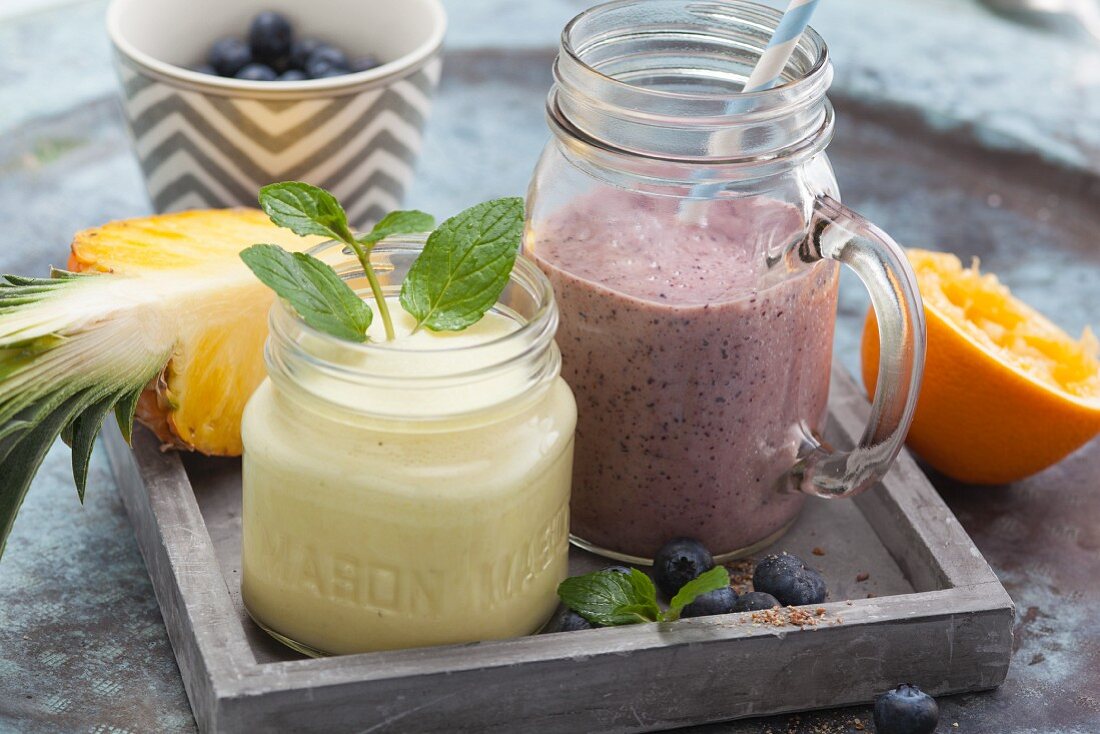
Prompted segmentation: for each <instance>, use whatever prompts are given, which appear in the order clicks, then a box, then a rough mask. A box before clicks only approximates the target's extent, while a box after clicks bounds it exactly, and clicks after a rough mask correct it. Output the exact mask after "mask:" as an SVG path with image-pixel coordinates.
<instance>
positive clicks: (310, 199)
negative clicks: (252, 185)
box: [260, 181, 355, 243]
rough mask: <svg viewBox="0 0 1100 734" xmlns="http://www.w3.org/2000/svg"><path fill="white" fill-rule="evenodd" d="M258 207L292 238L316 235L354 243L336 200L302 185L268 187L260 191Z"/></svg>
mask: <svg viewBox="0 0 1100 734" xmlns="http://www.w3.org/2000/svg"><path fill="white" fill-rule="evenodd" d="M260 207H261V208H262V209H263V210H264V211H265V212H267V216H269V217H271V221H272V222H274V223H275V224H277V225H279V226H280V227H285V228H286V229H289V230H290V231H291V232H294V234H298V235H302V236H303V237H304V236H306V235H319V236H321V237H331V238H332V239H334V240H340V241H342V242H345V243H350V242H351V241H352V240H354V239H355V237H354V235H352V233H351V228H350V227H348V216H347V214H345V213H344V207H342V206H340V202H338V201H337V200H336V197H335V196H333V195H332V194H330V193H329V192H327V191H325V190H324V189H321V188H318V187H316V186H311V185H310V184H307V183H302V182H301V181H286V182H284V183H276V184H270V185H269V186H264V187H263V188H262V189H260Z"/></svg>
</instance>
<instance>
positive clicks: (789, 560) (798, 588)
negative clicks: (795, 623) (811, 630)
mask: <svg viewBox="0 0 1100 734" xmlns="http://www.w3.org/2000/svg"><path fill="white" fill-rule="evenodd" d="M752 588H753V589H755V590H756V591H762V592H764V593H765V594H771V595H772V596H774V597H775V598H776V599H778V600H779V603H780V604H782V605H784V606H802V605H804V604H820V603H821V602H823V601H825V594H826V591H825V579H824V578H823V577H822V576H821V574H820V573H818V572H817V571H816V570H814V569H812V568H810V567H809V566H807V565H806V562H805V561H803V560H802V559H801V558H799V557H798V556H794V555H791V554H790V553H776V554H772V555H770V556H765V557H764V559H763V560H761V561H760V562H759V563H757V564H756V570H755V571H753V574H752Z"/></svg>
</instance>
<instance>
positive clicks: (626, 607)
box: [558, 568, 660, 627]
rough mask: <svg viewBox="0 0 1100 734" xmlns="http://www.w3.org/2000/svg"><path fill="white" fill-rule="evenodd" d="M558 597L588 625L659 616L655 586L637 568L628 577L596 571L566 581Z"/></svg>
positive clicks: (608, 625) (650, 618)
mask: <svg viewBox="0 0 1100 734" xmlns="http://www.w3.org/2000/svg"><path fill="white" fill-rule="evenodd" d="M558 597H559V598H561V600H562V602H563V603H564V604H565V605H566V606H567V607H569V608H570V609H572V610H573V611H574V612H576V613H577V614H579V615H581V616H582V617H584V618H585V619H587V620H588V621H589V622H593V623H595V624H599V625H603V626H605V627H611V626H615V625H620V624H633V623H635V622H652V621H655V620H656V619H657V617H658V615H659V614H660V608H659V607H658V606H657V589H656V587H654V586H653V582H652V581H650V580H649V577H648V576H646V575H645V574H644V573H642V572H641V571H639V570H638V569H636V568H633V569H631V570H630V574H629V575H628V574H625V573H619V572H618V571H596V572H595V573H589V574H585V575H584V576H573V577H571V578H567V579H566V580H565V581H562V582H561V584H560V585H559V586H558Z"/></svg>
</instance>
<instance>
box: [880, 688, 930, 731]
mask: <svg viewBox="0 0 1100 734" xmlns="http://www.w3.org/2000/svg"><path fill="white" fill-rule="evenodd" d="M874 718H875V731H877V732H878V734H932V732H934V731H935V730H936V724H937V723H938V722H939V720H940V707H939V706H938V705H936V699H934V698H932V697H931V696H929V695H928V694H927V693H925V692H924V691H922V690H921V689H919V688H917V687H916V686H914V685H910V684H908V683H903V684H902V685H900V686H898V687H897V688H895V689H894V690H892V691H887V692H886V693H883V694H882V695H881V696H879V697H878V698H876V699H875V713H874Z"/></svg>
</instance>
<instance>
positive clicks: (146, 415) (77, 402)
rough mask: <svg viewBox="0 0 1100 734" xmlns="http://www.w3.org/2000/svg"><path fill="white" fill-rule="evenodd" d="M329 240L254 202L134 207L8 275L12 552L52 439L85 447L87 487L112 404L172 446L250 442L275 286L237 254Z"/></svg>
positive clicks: (0, 319)
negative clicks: (41, 262) (59, 260)
mask: <svg viewBox="0 0 1100 734" xmlns="http://www.w3.org/2000/svg"><path fill="white" fill-rule="evenodd" d="M321 241H323V240H322V239H321V238H307V237H299V236H297V235H295V234H293V233H292V232H290V231H289V230H286V229H282V228H279V227H276V226H275V225H274V224H272V223H271V222H270V220H268V218H267V215H265V214H264V213H263V212H261V211H259V210H255V209H218V210H206V211H191V212H183V213H179V214H167V215H161V216H153V217H146V218H141V219H130V220H126V221H120V222H112V223H111V224H107V225H104V226H102V227H97V228H95V229H89V230H86V231H83V232H80V233H78V234H77V235H76V237H75V239H74V240H73V243H72V255H71V257H70V259H69V264H68V268H69V271H57V272H55V273H54V277H53V278H49V279H42V278H20V277H16V276H6V277H5V278H4V280H3V281H2V282H0V553H2V552H3V546H4V542H5V540H6V539H7V536H8V533H9V531H10V530H11V525H12V522H13V521H14V519H15V515H16V513H17V512H18V510H19V506H20V505H21V504H22V502H23V498H24V497H25V496H26V492H27V488H28V486H29V485H30V480H31V478H32V477H33V475H34V473H35V471H37V469H38V466H39V465H40V464H41V462H42V460H43V458H45V454H46V452H47V451H48V450H49V447H50V445H51V444H52V443H53V439H54V438H55V437H56V436H57V435H58V434H60V435H61V436H62V437H63V438H64V439H65V440H66V441H67V442H68V443H69V444H70V445H71V446H72V448H73V475H74V478H75V479H76V483H77V489H78V492H79V493H80V497H81V499H83V492H84V484H85V481H86V478H87V466H88V458H89V456H90V453H91V449H92V445H93V443H94V441H95V437H96V435H97V434H98V431H99V427H100V425H101V424H102V422H103V419H104V418H105V417H106V415H107V414H108V413H109V412H111V411H112V410H114V412H115V414H116V416H117V420H118V422H119V425H120V426H121V427H122V430H123V432H124V433H125V434H126V436H127V439H129V432H130V427H131V425H132V422H133V419H134V417H135V415H136V417H137V419H138V420H139V421H141V422H142V423H144V424H146V425H147V426H149V427H150V428H152V429H153V430H154V431H155V432H156V434H157V436H158V437H159V438H160V439H161V441H163V442H164V444H165V445H166V446H169V447H175V448H181V449H189V450H195V451H199V452H202V453H204V454H211V455H218V456H236V455H239V454H240V453H241V436H240V424H241V413H242V411H243V410H244V405H245V403H246V402H247V401H248V398H249V397H250V396H251V395H252V392H253V390H255V388H256V387H257V386H258V385H259V383H260V382H261V381H262V380H263V377H264V364H263V343H264V340H265V339H266V337H267V311H268V309H269V308H270V306H271V303H272V300H273V298H274V294H273V293H272V291H271V290H270V289H268V288H267V287H266V286H264V285H263V284H261V283H260V282H259V281H258V280H257V279H256V278H255V276H253V275H252V273H251V272H250V271H249V270H248V268H247V267H246V266H245V265H244V263H243V262H242V261H241V259H240V257H239V253H240V251H241V250H243V249H244V248H246V247H248V246H249V245H253V244H256V243H272V244H277V245H281V246H282V247H284V248H286V249H289V250H304V249H307V248H309V247H311V246H313V245H315V244H318V243H319V242H321Z"/></svg>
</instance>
